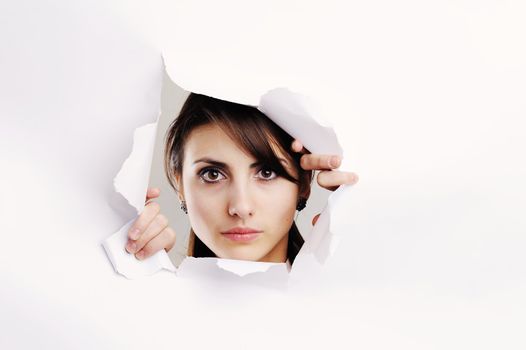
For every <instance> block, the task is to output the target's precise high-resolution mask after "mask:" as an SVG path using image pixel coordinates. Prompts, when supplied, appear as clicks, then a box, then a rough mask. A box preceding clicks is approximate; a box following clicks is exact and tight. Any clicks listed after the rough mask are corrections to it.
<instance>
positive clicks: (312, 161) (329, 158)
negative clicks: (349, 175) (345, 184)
mask: <svg viewBox="0 0 526 350" xmlns="http://www.w3.org/2000/svg"><path fill="white" fill-rule="evenodd" d="M341 163H342V159H341V157H340V156H335V155H322V154H305V155H303V156H301V159H300V165H301V167H302V168H303V169H304V170H329V169H336V168H338V167H339V166H340V165H341Z"/></svg>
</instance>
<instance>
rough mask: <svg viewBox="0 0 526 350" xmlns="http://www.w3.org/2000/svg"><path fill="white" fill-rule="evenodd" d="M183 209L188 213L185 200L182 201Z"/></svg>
mask: <svg viewBox="0 0 526 350" xmlns="http://www.w3.org/2000/svg"><path fill="white" fill-rule="evenodd" d="M181 210H182V211H184V213H185V214H188V208H187V207H186V202H185V201H181Z"/></svg>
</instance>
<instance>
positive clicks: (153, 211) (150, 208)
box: [128, 202, 161, 240]
mask: <svg viewBox="0 0 526 350" xmlns="http://www.w3.org/2000/svg"><path fill="white" fill-rule="evenodd" d="M160 211H161V206H160V205H159V204H158V203H156V202H150V203H148V204H147V205H146V206H145V207H144V210H143V211H142V213H141V215H139V217H138V218H137V220H135V222H134V223H133V225H132V226H131V227H130V230H129V231H128V238H129V239H131V240H137V239H139V237H140V235H141V234H142V233H143V232H144V231H145V230H146V228H147V227H148V225H149V224H150V222H152V220H153V219H154V218H155V217H156V216H157V214H159V212H160Z"/></svg>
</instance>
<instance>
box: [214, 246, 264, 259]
mask: <svg viewBox="0 0 526 350" xmlns="http://www.w3.org/2000/svg"><path fill="white" fill-rule="evenodd" d="M263 256H264V255H263V254H261V253H257V252H253V251H252V252H250V251H247V250H246V249H228V250H227V251H225V254H222V255H221V258H223V259H233V260H245V261H259V260H260V259H261V258H262V257H263Z"/></svg>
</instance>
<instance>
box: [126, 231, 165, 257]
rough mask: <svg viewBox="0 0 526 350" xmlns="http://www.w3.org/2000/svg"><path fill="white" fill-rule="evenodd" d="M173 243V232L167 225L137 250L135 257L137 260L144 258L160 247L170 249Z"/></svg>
mask: <svg viewBox="0 0 526 350" xmlns="http://www.w3.org/2000/svg"><path fill="white" fill-rule="evenodd" d="M174 244H175V232H174V230H172V229H171V228H170V227H167V228H166V229H165V230H163V231H162V232H161V233H160V234H158V235H157V236H155V237H154V238H153V239H152V240H150V241H149V242H148V243H147V244H146V245H145V246H144V247H143V248H142V249H141V250H140V251H138V252H137V254H135V257H136V258H137V259H139V260H144V259H146V258H149V257H150V256H152V255H153V254H155V253H157V252H158V251H160V250H162V249H165V250H167V251H168V250H170V249H172V247H173V245H174Z"/></svg>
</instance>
